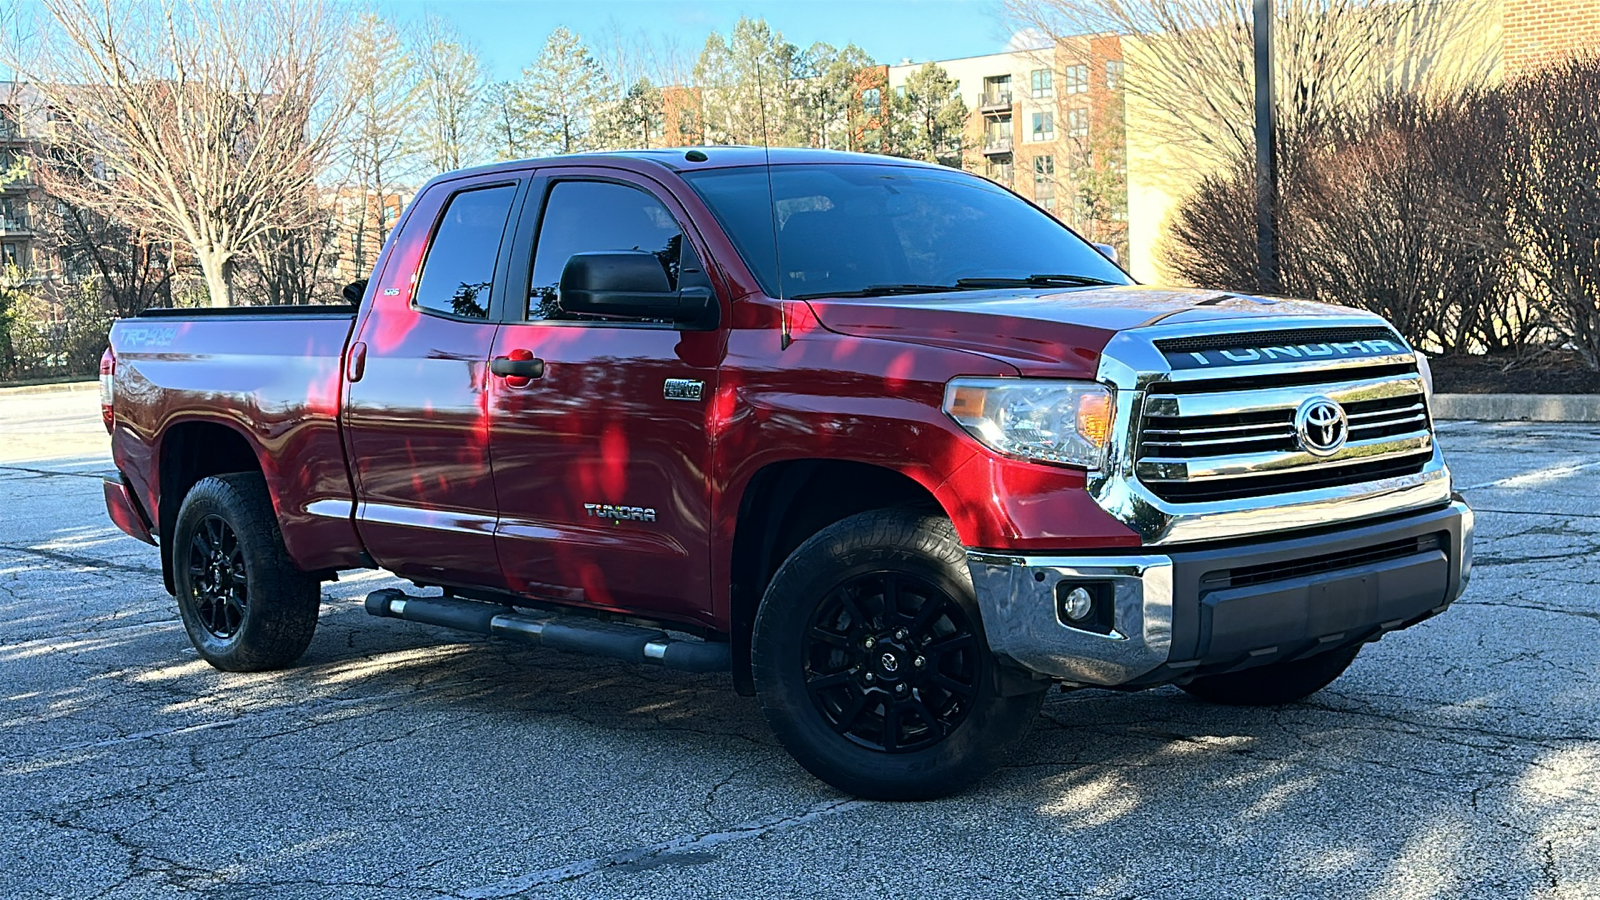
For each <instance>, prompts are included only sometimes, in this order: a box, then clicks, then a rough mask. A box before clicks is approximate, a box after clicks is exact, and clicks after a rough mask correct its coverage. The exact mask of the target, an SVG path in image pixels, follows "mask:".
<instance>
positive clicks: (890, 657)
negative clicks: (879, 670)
mask: <svg viewBox="0 0 1600 900" xmlns="http://www.w3.org/2000/svg"><path fill="white" fill-rule="evenodd" d="M879 662H880V663H882V664H883V670H884V671H885V672H888V673H889V674H891V675H893V674H894V672H895V670H896V669H898V668H900V660H898V659H895V657H894V654H893V653H885V654H884V655H883V658H882V659H880V660H879Z"/></svg>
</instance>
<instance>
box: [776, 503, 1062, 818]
mask: <svg viewBox="0 0 1600 900" xmlns="http://www.w3.org/2000/svg"><path fill="white" fill-rule="evenodd" d="M754 624H755V627H754V630H753V633H752V634H751V642H750V674H751V676H752V678H753V679H754V681H755V685H756V697H757V699H758V700H759V701H760V703H761V711H762V713H763V714H764V715H765V716H766V719H767V724H769V725H770V726H772V730H773V733H774V734H776V735H777V737H778V740H779V741H780V742H781V743H782V744H783V746H784V748H785V749H787V750H788V751H789V752H790V754H792V755H793V756H794V758H795V760H796V761H797V762H799V763H800V765H801V766H803V767H805V769H806V770H807V771H809V772H810V773H811V774H813V775H815V776H817V777H818V778H820V779H822V780H823V781H826V782H827V783H829V784H831V785H833V786H834V787H836V788H839V789H840V790H842V791H846V792H848V793H851V794H855V795H856V796H858V797H867V798H871V799H875V800H923V799H928V798H930V797H943V796H945V795H948V794H951V793H954V792H955V791H959V790H962V789H963V788H965V787H967V786H968V785H970V784H972V783H973V782H975V781H977V780H978V779H979V778H982V777H983V775H984V773H986V772H988V771H989V770H991V769H993V768H994V767H995V766H996V765H999V763H1000V761H1001V760H1003V759H1004V758H1005V755H1006V754H1007V753H1008V752H1009V751H1010V749H1011V748H1012V747H1014V746H1016V744H1017V742H1019V741H1021V740H1022V738H1023V736H1024V735H1026V734H1027V733H1028V725H1029V724H1030V723H1031V722H1032V721H1033V719H1034V717H1035V715H1037V713H1038V711H1039V705H1040V703H1042V702H1043V700H1044V691H1045V688H1046V687H1048V686H1049V682H1047V681H1038V682H1036V681H1034V680H1031V679H1026V678H1023V677H1022V676H1019V675H1017V674H1015V673H1007V672H1005V671H1003V670H1002V668H1001V667H1002V662H1001V660H999V659H997V658H996V657H995V655H994V654H993V653H992V652H991V651H990V650H989V642H988V640H987V639H986V638H985V636H984V631H983V619H982V614H981V612H980V609H979V604H978V602H977V597H976V595H975V594H974V592H973V587H972V574H971V570H970V569H969V568H968V566H967V550H966V548H965V547H964V546H962V544H961V541H960V540H959V539H958V538H957V536H956V532H955V527H954V526H953V525H952V524H951V522H950V519H949V518H947V517H945V516H943V515H941V514H939V513H938V512H937V511H933V510H924V509H914V508H904V507H902V508H888V509H876V510H869V511H867V512H862V513H857V514H855V515H853V516H850V517H848V518H845V519H841V520H840V521H838V522H835V523H833V524H832V525H829V526H827V527H825V528H823V529H822V530H821V531H818V532H817V533H816V534H813V535H812V536H811V537H809V538H807V539H806V540H805V541H803V542H801V544H800V546H798V547H796V548H795V549H794V551H793V552H792V553H790V554H789V557H788V558H787V559H786V560H784V562H783V565H781V566H779V567H778V571H777V572H776V573H774V574H773V576H772V581H771V582H770V583H769V584H768V585H767V588H766V592H765V594H764V595H763V596H762V598H761V605H760V606H759V607H758V608H757V610H756V615H755V623H754Z"/></svg>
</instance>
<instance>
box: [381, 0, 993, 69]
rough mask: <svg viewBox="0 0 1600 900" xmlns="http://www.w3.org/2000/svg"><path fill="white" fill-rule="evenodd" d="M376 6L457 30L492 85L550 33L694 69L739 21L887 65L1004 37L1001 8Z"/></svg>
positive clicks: (885, 0) (916, 3)
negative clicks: (665, 45) (647, 45)
mask: <svg viewBox="0 0 1600 900" xmlns="http://www.w3.org/2000/svg"><path fill="white" fill-rule="evenodd" d="M376 6H377V9H378V10H379V12H380V13H382V14H383V15H385V16H386V17H390V18H394V19H398V20H406V19H419V18H421V17H422V15H423V14H424V13H426V12H431V13H435V14H437V15H440V16H442V17H444V18H446V19H449V20H450V21H452V22H454V23H455V25H456V27H457V28H459V29H460V30H461V32H462V34H464V35H465V36H466V37H467V38H468V39H469V40H470V41H471V42H472V43H474V44H476V45H477V47H478V50H479V52H480V53H481V54H482V55H483V59H484V62H485V64H486V66H487V67H488V68H489V70H490V74H491V77H493V78H495V79H511V78H515V77H516V76H517V74H518V73H519V72H520V71H521V70H522V67H523V66H525V65H527V64H528V63H529V62H531V61H532V60H533V58H534V57H535V56H537V55H538V52H539V47H540V45H541V44H543V42H544V37H545V35H547V34H549V33H550V30H551V29H552V28H555V27H556V26H557V25H565V26H566V27H567V28H570V29H572V30H574V31H577V32H578V33H580V34H582V35H584V36H585V37H586V38H588V37H590V36H595V37H598V36H600V35H602V34H604V33H606V32H608V31H614V30H616V29H617V28H620V29H621V30H622V31H623V32H624V33H637V32H639V31H641V30H642V31H644V32H645V33H647V34H650V35H651V36H653V37H655V38H656V39H657V40H662V39H665V40H667V41H670V42H671V43H674V44H676V45H677V47H678V49H679V50H681V51H682V52H684V53H686V54H687V55H688V58H689V60H690V61H691V62H692V61H693V58H694V55H695V54H697V53H699V51H700V47H701V46H702V45H703V44H704V43H705V39H706V35H708V34H710V33H711V31H712V30H713V29H715V30H717V31H720V32H722V33H723V34H724V35H726V34H727V33H728V32H729V31H730V30H732V28H733V24H734V23H735V22H736V21H738V19H739V17H740V16H741V15H743V16H750V17H751V18H756V17H762V18H765V19H766V20H767V22H768V23H769V24H771V25H772V26H773V27H774V28H775V29H777V30H778V31H781V32H783V36H784V38H785V39H787V40H788V41H790V42H791V43H794V44H798V45H799V46H801V47H807V46H809V45H811V44H812V43H813V42H815V41H826V42H828V43H830V44H833V45H835V46H843V45H845V44H847V43H851V42H854V43H855V44H856V45H857V46H859V47H861V48H862V49H864V50H866V51H867V53H869V54H870V55H871V56H872V57H873V58H874V59H876V60H877V61H879V62H884V63H896V62H899V61H900V60H901V59H902V58H905V57H910V58H912V59H913V60H916V61H918V62H924V61H926V60H929V59H952V58H957V57H962V56H978V55H981V54H985V53H997V52H999V51H1000V50H1001V49H1003V48H1004V47H1005V44H1006V40H1007V39H1008V38H1009V37H1010V33H1009V31H1008V29H1007V28H1006V27H1005V24H1004V22H1003V20H1002V16H1001V11H1000V4H999V2H998V0H767V2H748V0H697V2H681V0H559V2H550V0H537V2H527V0H524V2H512V0H381V2H378V3H376Z"/></svg>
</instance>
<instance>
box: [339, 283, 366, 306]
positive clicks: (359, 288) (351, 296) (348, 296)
mask: <svg viewBox="0 0 1600 900" xmlns="http://www.w3.org/2000/svg"><path fill="white" fill-rule="evenodd" d="M342 293H343V296H344V302H346V303H348V304H350V305H351V306H360V305H361V298H362V297H364V296H366V293H367V279H365V278H362V279H360V280H358V281H352V282H350V283H349V284H347V285H345V286H344V291H343V292H342Z"/></svg>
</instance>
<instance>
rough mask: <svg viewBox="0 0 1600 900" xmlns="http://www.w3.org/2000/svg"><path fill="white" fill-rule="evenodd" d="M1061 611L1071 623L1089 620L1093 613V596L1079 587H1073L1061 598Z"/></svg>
mask: <svg viewBox="0 0 1600 900" xmlns="http://www.w3.org/2000/svg"><path fill="white" fill-rule="evenodd" d="M1061 611H1062V612H1064V613H1066V614H1067V618H1069V619H1072V620H1073V621H1075V622H1077V621H1082V620H1083V619H1087V618H1089V614H1090V613H1092V612H1094V595H1093V594H1091V593H1089V592H1088V591H1087V590H1085V589H1083V588H1081V587H1075V588H1073V589H1072V590H1070V591H1068V592H1067V595H1066V596H1065V597H1063V598H1061Z"/></svg>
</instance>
